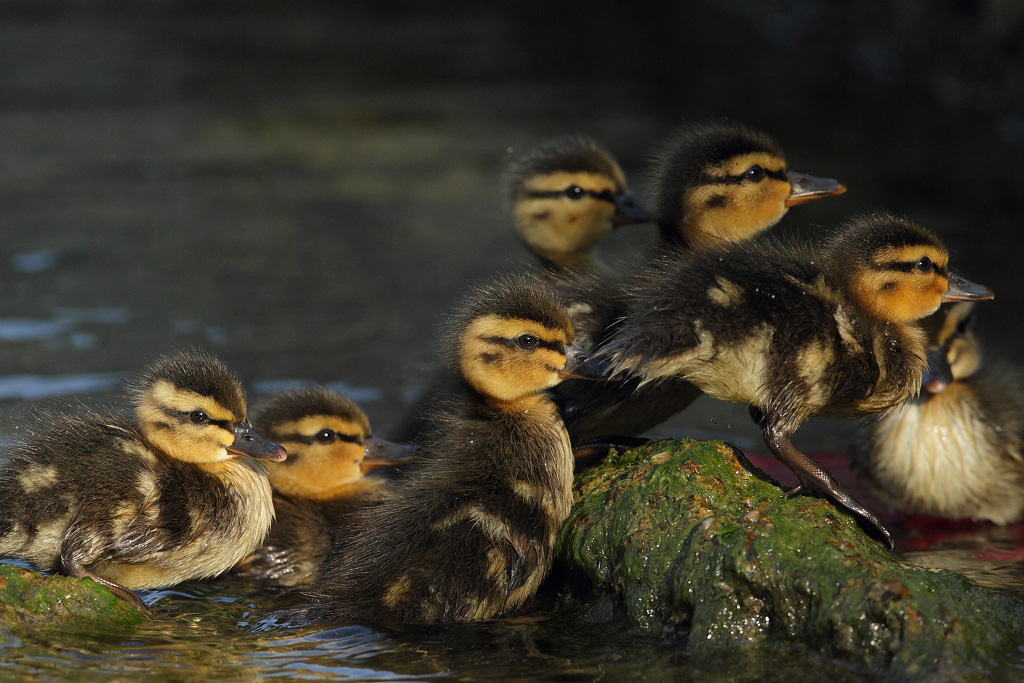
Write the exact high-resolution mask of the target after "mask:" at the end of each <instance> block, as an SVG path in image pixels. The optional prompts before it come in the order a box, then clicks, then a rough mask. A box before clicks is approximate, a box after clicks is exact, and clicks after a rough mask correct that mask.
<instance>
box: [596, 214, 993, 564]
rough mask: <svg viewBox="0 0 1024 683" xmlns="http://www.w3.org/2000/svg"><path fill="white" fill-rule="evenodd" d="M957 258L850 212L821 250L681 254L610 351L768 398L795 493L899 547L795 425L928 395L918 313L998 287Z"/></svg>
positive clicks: (634, 307) (626, 365)
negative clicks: (954, 263) (802, 441)
mask: <svg viewBox="0 0 1024 683" xmlns="http://www.w3.org/2000/svg"><path fill="white" fill-rule="evenodd" d="M948 260H949V256H948V254H947V252H946V249H945V248H944V247H943V246H942V243H941V242H940V241H939V240H938V239H937V238H936V237H934V236H933V235H932V234H931V233H929V232H927V231H926V230H925V229H924V228H921V227H919V226H918V225H916V224H914V223H912V222H911V221H909V220H907V219H902V218H896V217H893V216H891V215H888V214H874V215H869V216H863V217H859V218H854V219H852V220H850V221H848V222H847V223H846V224H845V225H844V226H842V227H841V228H839V229H838V230H837V231H836V233H835V234H834V235H833V236H832V237H831V239H829V240H828V242H827V243H826V244H825V246H824V248H823V249H821V250H820V252H819V253H814V251H812V250H797V249H781V248H780V247H779V245H770V244H767V243H763V244H754V243H751V244H745V245H742V244H741V245H730V246H726V247H722V248H719V249H711V250H706V251H703V252H700V253H696V254H691V255H686V256H678V255H677V256H669V257H667V258H665V259H664V260H663V261H662V262H661V263H659V264H658V267H657V268H656V269H655V270H654V271H653V272H652V273H650V274H649V275H648V277H646V278H645V279H644V280H643V281H641V282H640V283H639V284H638V285H637V287H636V288H635V290H634V291H633V292H632V293H631V297H630V303H629V307H628V312H627V315H626V317H625V319H624V320H623V324H622V326H621V328H620V329H619V330H618V331H617V332H616V333H615V335H614V336H613V337H612V338H611V339H610V340H609V341H608V342H607V343H606V344H605V345H604V346H603V349H602V350H601V351H600V355H601V356H603V357H605V358H607V359H609V361H610V364H611V369H612V371H613V372H614V371H617V372H623V371H629V372H634V373H637V374H638V375H639V376H640V377H641V378H642V380H643V381H644V382H653V381H656V380H660V379H665V378H683V379H685V380H687V381H689V382H692V383H693V384H694V385H696V386H697V387H699V388H700V389H701V390H702V391H704V392H705V393H706V394H708V395H710V396H712V397H713V398H717V399H721V400H724V401H731V402H734V403H745V404H747V405H750V406H752V407H753V408H756V409H757V410H758V411H760V413H761V415H762V416H763V419H762V420H761V425H762V430H763V435H764V440H765V443H766V445H767V446H768V448H769V450H771V452H772V453H773V454H774V455H775V457H777V458H778V459H779V460H781V461H782V462H783V463H784V464H785V465H786V466H787V467H789V468H790V469H791V470H793V473H794V474H796V476H797V478H798V480H799V482H800V483H799V485H798V486H797V487H796V488H794V489H792V490H791V491H790V492H789V494H790V495H796V494H798V493H802V492H805V491H808V492H815V493H818V494H821V495H823V496H826V497H828V498H829V499H831V500H832V501H833V502H834V503H836V504H838V505H839V506H840V507H843V508H845V509H846V510H848V511H850V512H852V513H854V514H855V515H857V516H859V517H860V519H861V520H862V521H863V522H864V523H865V524H866V525H867V526H868V529H869V530H870V531H873V532H874V533H875V534H876V535H877V536H879V537H880V538H881V539H883V540H884V541H885V542H886V543H887V544H888V545H889V547H890V548H891V547H892V539H891V537H890V535H889V532H888V531H887V530H886V529H885V527H883V526H882V524H881V522H879V520H878V519H877V517H875V515H874V514H872V513H871V512H870V511H869V510H868V509H867V508H865V507H864V506H863V505H861V504H860V503H859V502H857V500H856V499H854V498H853V497H852V496H851V495H849V494H848V493H847V492H846V491H844V490H843V489H842V487H840V485H839V484H838V483H837V482H836V481H835V480H834V479H833V478H832V476H831V475H829V473H828V472H827V471H826V470H825V469H824V468H823V467H821V466H820V465H818V464H817V463H815V462H814V461H813V460H811V459H810V458H808V457H807V456H806V455H804V454H803V453H801V452H800V451H798V450H797V449H796V448H795V447H794V446H793V444H792V443H791V442H790V436H791V435H792V434H793V433H794V432H795V431H796V430H797V428H798V427H799V426H800V425H801V424H802V423H803V421H804V420H805V419H807V418H808V417H810V416H812V415H826V416H833V417H854V416H860V415H864V414H868V413H874V412H879V411H882V410H886V409H888V408H891V407H892V406H894V405H896V404H898V403H900V402H902V401H904V400H906V399H908V398H910V397H912V396H914V395H916V394H917V392H918V389H919V387H920V385H921V375H922V370H923V367H924V364H925V350H924V346H923V343H922V342H923V339H922V337H923V335H922V333H921V331H920V330H919V329H918V328H917V327H915V326H914V325H913V322H914V321H916V320H918V319H920V318H923V317H925V316H927V315H929V314H930V313H932V312H934V311H935V310H936V309H937V308H938V307H939V304H940V303H941V302H943V301H965V300H983V299H990V298H992V293H991V292H990V291H989V290H988V289H986V288H984V287H981V286H979V285H975V284H973V283H970V282H968V281H967V280H964V279H963V278H961V277H959V276H956V275H953V274H952V273H950V272H949V271H948V269H947V264H948Z"/></svg>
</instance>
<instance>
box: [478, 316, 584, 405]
mask: <svg viewBox="0 0 1024 683" xmlns="http://www.w3.org/2000/svg"><path fill="white" fill-rule="evenodd" d="M523 335H532V336H533V337H535V338H536V339H537V340H539V341H540V344H539V345H537V346H536V347H535V348H533V349H532V350H530V349H524V348H520V347H519V345H518V344H517V343H516V340H517V339H519V338H520V337H522V336H523ZM571 335H572V330H571V329H570V330H553V329H550V328H548V327H545V326H544V325H541V324H540V323H538V322H535V321H532V320H523V319H518V318H503V317H501V316H498V315H485V316H481V317H480V318H477V319H476V320H474V321H473V322H472V323H471V324H470V325H469V327H468V328H467V330H466V332H465V334H464V335H463V337H462V339H461V341H460V344H459V366H460V369H461V371H462V374H463V376H464V377H465V378H466V380H467V381H468V382H469V383H470V385H472V386H473V388H474V389H476V390H477V391H479V392H480V393H482V394H484V395H485V396H490V397H492V398H495V399H497V400H500V401H512V400H515V399H517V398H521V397H524V396H528V395H530V394H535V393H537V392H538V391H541V390H543V389H546V388H548V387H551V386H554V385H555V384H557V383H558V382H559V381H560V378H559V376H558V372H559V371H560V370H562V369H563V368H564V367H565V362H566V358H565V353H564V352H560V351H558V350H555V349H552V348H545V346H544V345H545V344H548V345H552V344H553V345H557V346H560V347H561V348H562V349H564V348H565V346H568V345H569V344H571V343H572V341H573V340H572V336H571Z"/></svg>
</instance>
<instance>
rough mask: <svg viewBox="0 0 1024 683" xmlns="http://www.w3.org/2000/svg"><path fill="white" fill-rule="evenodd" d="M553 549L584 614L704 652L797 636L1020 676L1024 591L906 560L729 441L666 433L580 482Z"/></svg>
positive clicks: (882, 663) (925, 665) (876, 662)
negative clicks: (1004, 590)
mask: <svg viewBox="0 0 1024 683" xmlns="http://www.w3.org/2000/svg"><path fill="white" fill-rule="evenodd" d="M558 553H559V557H560V559H561V561H562V562H563V563H564V564H565V565H566V568H567V570H568V572H569V575H570V577H575V578H576V579H577V584H576V585H577V586H579V587H581V588H582V589H583V591H582V592H583V595H584V596H585V599H586V600H587V601H588V602H587V604H588V605H589V617H590V618H603V617H606V616H608V615H614V616H621V617H622V618H625V619H626V620H627V621H628V623H629V625H630V626H631V627H633V628H634V629H637V630H639V631H643V632H647V633H654V634H664V633H684V634H687V635H686V648H687V649H688V650H689V651H690V652H691V653H692V654H694V655H696V656H701V655H708V654H712V653H721V652H724V651H729V650H735V648H738V647H739V648H742V647H749V646H757V645H758V644H761V645H770V646H772V647H777V646H779V645H784V646H796V647H799V648H806V649H808V650H810V651H811V652H818V653H821V654H824V655H827V656H829V657H834V658H837V659H839V660H842V661H844V662H848V663H850V664H852V665H854V666H855V667H856V668H857V669H862V670H866V671H872V672H881V673H885V674H887V675H890V676H893V677H896V678H901V677H904V676H923V675H926V674H936V673H938V674H940V675H944V676H948V677H952V678H957V679H960V678H966V679H974V678H983V677H988V676H992V677H995V678H997V679H998V678H1000V677H1001V675H1006V676H1014V675H1015V676H1019V675H1021V672H1022V668H1021V667H1022V665H1024V656H1022V654H1021V653H1022V652H1024V650H1022V649H1020V648H1021V647H1022V646H1024V604H1022V603H1021V602H1020V601H1018V600H1015V599H1014V598H1012V597H1009V596H1007V595H1004V594H1001V593H997V592H995V591H991V590H988V589H984V588H980V587H978V586H975V585H973V584H972V583H970V582H969V581H968V580H967V579H966V578H964V577H963V576H961V575H959V574H955V573H953V572H949V571H939V572H935V571H928V570H923V569H913V568H908V567H905V566H903V565H901V564H899V563H898V562H896V561H895V560H893V559H892V557H891V556H890V555H889V553H888V551H887V550H886V549H885V548H883V547H882V546H881V545H880V544H879V543H878V542H876V541H874V540H872V539H871V538H869V537H868V536H867V535H866V534H864V533H863V532H862V531H861V530H860V529H859V528H858V527H857V524H856V523H855V522H854V521H853V519H852V518H850V517H849V516H847V515H845V514H843V513H841V512H839V511H837V510H836V509H835V508H834V507H833V506H832V505H831V504H829V503H828V502H826V501H823V500H819V499H815V498H807V497H798V498H794V499H788V498H786V497H785V496H784V495H783V493H782V491H781V490H780V489H779V487H778V486H776V485H775V483H774V482H772V481H771V480H770V479H769V478H768V477H767V476H766V475H765V474H764V473H762V472H761V471H760V470H757V469H756V468H755V467H753V466H752V465H751V464H750V463H749V462H748V461H747V460H746V458H744V457H743V455H742V454H741V453H740V452H739V451H737V450H736V449H735V448H733V447H732V446H730V445H728V444H726V443H722V442H718V441H713V442H702V441H694V440H683V441H672V442H660V443H657V444H652V445H650V446H645V447H643V448H639V449H636V450H633V451H630V452H629V453H626V454H623V455H612V456H610V457H609V459H608V460H607V461H606V462H604V463H603V464H601V465H600V466H599V467H597V468H595V469H594V470H593V471H591V472H589V473H587V474H585V475H583V476H581V477H580V478H579V479H578V480H577V483H576V504H575V505H574V507H573V510H572V513H571V514H570V516H569V519H568V520H567V521H566V523H565V526H564V527H563V529H562V532H561V535H560V537H559V543H558Z"/></svg>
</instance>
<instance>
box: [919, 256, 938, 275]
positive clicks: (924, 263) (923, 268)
mask: <svg viewBox="0 0 1024 683" xmlns="http://www.w3.org/2000/svg"><path fill="white" fill-rule="evenodd" d="M914 270H916V271H917V272H919V273H930V272H932V271H933V270H935V264H934V263H932V260H931V259H930V258H928V257H927V256H922V257H921V260H920V261H918V262H917V263H915V264H914Z"/></svg>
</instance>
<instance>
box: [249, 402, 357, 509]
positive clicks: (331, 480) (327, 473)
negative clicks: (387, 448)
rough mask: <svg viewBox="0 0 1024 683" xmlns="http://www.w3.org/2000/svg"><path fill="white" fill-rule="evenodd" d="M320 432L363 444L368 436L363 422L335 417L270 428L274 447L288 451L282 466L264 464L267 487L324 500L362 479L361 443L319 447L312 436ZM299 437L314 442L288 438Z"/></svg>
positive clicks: (311, 417)
mask: <svg viewBox="0 0 1024 683" xmlns="http://www.w3.org/2000/svg"><path fill="white" fill-rule="evenodd" d="M324 429H330V430H332V431H334V432H337V433H338V434H342V435H346V436H352V437H356V438H358V439H360V441H361V440H363V439H366V438H367V437H368V436H369V435H370V427H369V424H368V423H366V422H365V421H362V420H360V421H353V420H346V419H344V418H342V417H339V416H336V415H308V416H305V417H303V418H300V419H298V420H294V421H291V422H286V423H283V424H280V425H275V426H274V433H275V434H277V435H279V436H278V437H277V438H278V439H279V441H278V443H280V445H281V446H282V447H283V448H284V449H285V450H286V451H288V459H287V460H286V461H284V462H268V463H266V464H265V466H266V468H267V473H268V474H269V475H270V483H271V485H272V486H273V487H274V489H275V490H277V491H278V492H280V493H283V494H284V495H286V496H292V497H296V498H308V499H312V500H324V499H328V498H334V497H337V496H339V495H341V494H343V493H344V491H345V489H344V488H341V489H339V487H344V486H346V485H348V484H352V483H354V482H356V481H358V480H359V479H361V478H362V476H363V473H362V469H361V467H360V464H361V463H362V461H363V458H364V456H365V455H366V448H365V447H364V446H363V445H362V443H354V442H351V441H345V440H343V439H335V440H334V441H331V442H330V443H321V442H319V441H316V440H315V436H316V435H317V434H318V433H319V432H321V431H323V430H324ZM289 436H293V437H294V436H301V437H304V438H305V439H314V441H313V442H312V443H307V442H306V441H305V440H298V439H296V438H289Z"/></svg>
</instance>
